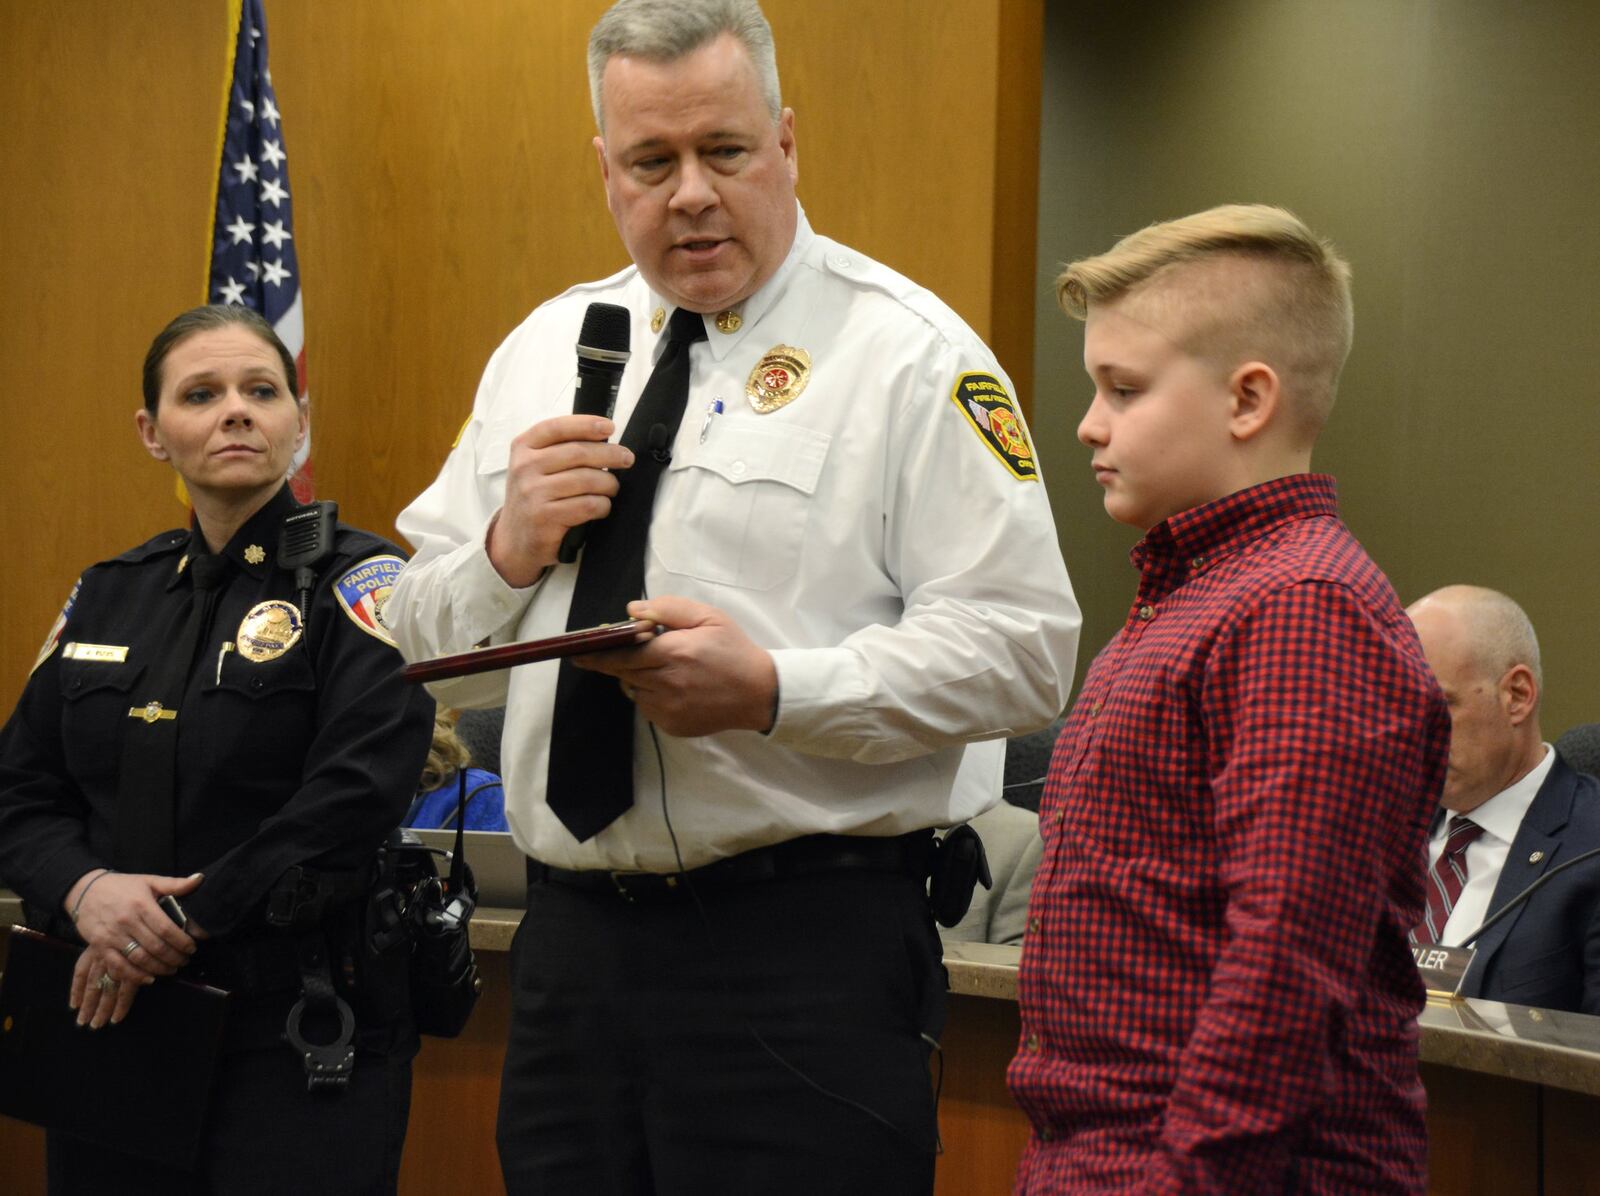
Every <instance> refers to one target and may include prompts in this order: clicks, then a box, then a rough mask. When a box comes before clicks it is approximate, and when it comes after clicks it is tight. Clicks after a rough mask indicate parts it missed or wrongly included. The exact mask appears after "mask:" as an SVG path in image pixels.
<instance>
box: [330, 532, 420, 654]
mask: <svg viewBox="0 0 1600 1196" xmlns="http://www.w3.org/2000/svg"><path fill="white" fill-rule="evenodd" d="M405 564H406V563H405V562H404V561H403V560H401V559H400V558H399V557H397V556H390V555H389V554H387V553H385V554H384V555H383V556H369V557H368V558H367V559H366V560H364V561H362V562H361V563H360V564H358V565H354V566H352V567H351V568H349V569H347V570H346V571H345V572H344V574H343V575H342V576H341V577H340V578H339V580H338V581H336V582H334V583H333V593H334V597H336V598H338V600H339V605H340V606H342V607H343V608H344V613H345V614H347V615H349V616H350V621H351V622H352V623H354V624H355V625H356V626H357V627H359V628H361V630H362V631H365V632H366V633H367V634H368V635H371V636H375V637H376V638H378V639H380V640H382V641H383V642H384V643H386V644H388V645H389V646H390V647H391V648H393V647H395V642H394V636H392V635H390V634H389V628H388V626H387V625H385V623H384V621H383V605H384V603H386V602H387V601H389V591H391V590H392V589H394V583H395V579H396V578H398V577H399V576H400V570H401V569H404V568H405Z"/></svg>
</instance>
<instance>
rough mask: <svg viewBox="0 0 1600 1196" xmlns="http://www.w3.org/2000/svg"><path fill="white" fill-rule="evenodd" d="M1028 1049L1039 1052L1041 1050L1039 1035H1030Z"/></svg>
mask: <svg viewBox="0 0 1600 1196" xmlns="http://www.w3.org/2000/svg"><path fill="white" fill-rule="evenodd" d="M1028 1049H1029V1050H1030V1051H1037V1050H1038V1049H1039V1036H1038V1035H1037V1034H1030V1035H1028Z"/></svg>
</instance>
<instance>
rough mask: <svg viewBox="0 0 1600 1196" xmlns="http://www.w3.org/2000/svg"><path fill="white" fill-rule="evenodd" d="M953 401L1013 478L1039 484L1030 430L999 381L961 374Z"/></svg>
mask: <svg viewBox="0 0 1600 1196" xmlns="http://www.w3.org/2000/svg"><path fill="white" fill-rule="evenodd" d="M950 400H951V402H953V403H954V404H955V405H956V406H957V407H958V408H960V410H961V414H962V415H964V416H966V417H967V422H968V423H970V424H971V425H972V428H973V430H974V431H975V432H977V433H978V435H979V436H980V437H981V438H982V440H983V442H984V444H986V445H988V446H989V451H990V452H992V453H994V455H995V456H997V457H999V458H1000V460H1001V461H1002V462H1003V463H1004V464H1005V467H1006V468H1007V469H1009V470H1010V471H1011V475H1012V476H1013V477H1015V478H1017V479H1019V480H1021V481H1024V482H1036V481H1038V480H1039V467H1038V465H1037V464H1036V463H1035V461H1034V457H1033V444H1032V442H1031V441H1030V440H1029V439H1028V429H1027V427H1026V426H1025V425H1024V424H1023V422H1022V414H1021V412H1019V411H1018V410H1017V405H1016V403H1015V402H1014V401H1013V400H1012V398H1011V396H1010V395H1009V394H1007V393H1006V388H1005V386H1004V385H1003V384H1002V383H1001V382H1000V379H998V378H996V377H995V376H994V375H993V374H962V375H961V376H960V377H959V378H957V379H956V384H955V387H954V388H953V389H952V390H951V391H950Z"/></svg>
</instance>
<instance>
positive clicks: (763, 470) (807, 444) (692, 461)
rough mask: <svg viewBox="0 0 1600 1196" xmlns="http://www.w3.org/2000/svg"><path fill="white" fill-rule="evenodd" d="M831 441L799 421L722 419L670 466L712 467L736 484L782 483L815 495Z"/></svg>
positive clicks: (718, 473)
mask: <svg viewBox="0 0 1600 1196" xmlns="http://www.w3.org/2000/svg"><path fill="white" fill-rule="evenodd" d="M831 440H832V437H831V436H829V435H828V434H827V433H826V432H815V431H812V430H811V429H810V428H802V427H798V426H796V425H794V424H763V423H760V422H758V421H756V420H749V419H737V420H719V421H718V422H717V423H716V425H715V427H714V428H713V429H712V435H711V436H710V438H709V439H708V440H707V441H706V443H704V444H697V445H695V446H694V448H695V451H694V452H692V453H689V454H686V455H682V454H680V455H679V456H675V457H674V458H673V459H672V465H671V467H670V468H671V469H673V470H679V469H689V468H691V467H692V468H698V469H707V470H710V471H711V472H712V473H714V474H716V475H717V476H718V477H720V478H722V479H723V480H724V481H726V482H729V483H731V484H733V485H735V486H738V485H742V484H743V483H745V482H782V483H783V484H784V485H786V486H791V487H793V488H794V489H796V490H798V491H800V492H801V493H802V494H811V493H813V492H815V490H816V488H817V479H818V478H819V477H821V476H822V463H823V461H825V460H826V459H827V456H828V444H829V442H830V441H831Z"/></svg>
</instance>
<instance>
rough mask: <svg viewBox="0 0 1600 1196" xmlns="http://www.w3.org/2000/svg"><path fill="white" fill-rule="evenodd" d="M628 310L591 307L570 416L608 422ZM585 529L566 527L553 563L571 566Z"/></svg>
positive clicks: (623, 361) (624, 358)
mask: <svg viewBox="0 0 1600 1196" xmlns="http://www.w3.org/2000/svg"><path fill="white" fill-rule="evenodd" d="M629 320H630V317H629V315H628V309H627V308H625V307H619V306H618V305H617V304H615V303H591V304H589V310H588V311H586V312H584V313H583V328H582V329H581V330H580V331H579V332H578V385H577V388H576V389H575V390H574V391H573V393H572V414H574V415H603V416H605V417H606V418H607V419H610V418H611V412H612V411H613V410H614V409H615V408H616V405H617V388H618V387H619V386H621V385H622V369H623V367H624V366H626V365H627V364H628V340H629V334H628V325H629ZM583 528H584V525H583V524H581V523H580V524H579V525H578V526H577V527H569V528H568V529H567V534H566V535H564V536H562V537H561V549H560V551H559V552H558V553H557V554H556V559H557V560H559V561H560V562H561V563H562V564H563V565H570V564H572V562H573V561H575V560H577V559H578V549H580V548H582V547H583V536H584V532H583Z"/></svg>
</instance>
